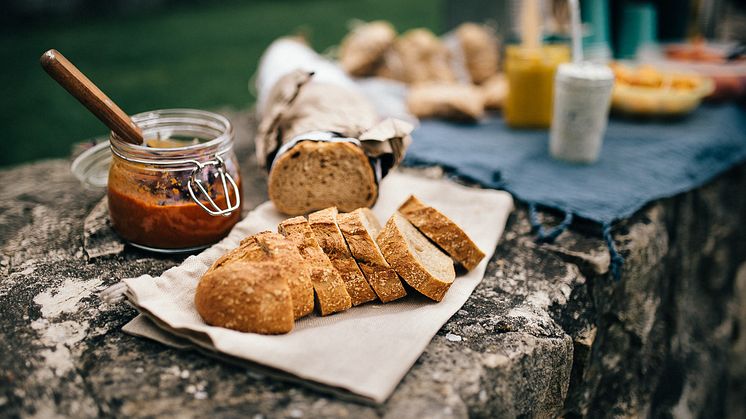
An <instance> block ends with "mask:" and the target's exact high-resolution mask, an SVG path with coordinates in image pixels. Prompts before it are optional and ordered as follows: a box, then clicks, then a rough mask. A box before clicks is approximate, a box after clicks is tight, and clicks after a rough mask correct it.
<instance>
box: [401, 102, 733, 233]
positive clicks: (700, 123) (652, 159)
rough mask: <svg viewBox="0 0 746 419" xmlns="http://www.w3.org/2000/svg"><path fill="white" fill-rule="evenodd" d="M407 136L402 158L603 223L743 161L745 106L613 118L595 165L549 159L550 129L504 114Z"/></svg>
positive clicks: (435, 124) (426, 127) (423, 128)
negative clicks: (514, 124) (522, 125)
mask: <svg viewBox="0 0 746 419" xmlns="http://www.w3.org/2000/svg"><path fill="white" fill-rule="evenodd" d="M412 138H413V140H414V141H413V143H412V146H411V147H410V149H409V150H408V152H407V156H406V159H405V161H404V164H405V165H410V166H420V165H440V166H443V167H444V168H445V169H446V170H447V171H448V172H450V173H452V174H454V175H457V176H460V177H463V178H466V179H468V180H471V181H474V182H477V183H479V184H481V185H483V186H485V187H489V188H496V189H504V190H507V191H508V192H510V193H512V194H513V195H514V196H516V197H517V198H518V199H520V200H522V201H524V202H527V203H529V204H535V205H541V206H545V207H549V208H554V209H558V210H561V211H565V212H566V213H570V214H573V215H575V216H580V217H582V218H586V219H589V220H592V221H596V222H599V223H601V224H603V225H608V224H609V223H612V222H614V221H616V220H619V219H623V218H627V217H629V216H631V215H632V214H633V213H635V212H636V211H637V210H639V209H640V208H642V207H643V206H644V205H645V204H646V203H648V202H650V201H653V200H656V199H659V198H664V197H669V196H673V195H676V194H678V193H681V192H685V191H688V190H690V189H693V188H696V187H697V186H699V185H702V184H703V183H705V182H707V181H708V180H710V179H712V178H713V177H715V176H716V175H718V174H720V173H722V172H724V171H725V170H727V169H729V168H731V167H733V166H734V165H736V164H738V163H739V162H742V161H744V160H746V110H745V109H744V108H743V107H740V106H738V105H705V106H702V107H700V108H699V109H697V110H696V111H695V112H694V113H693V114H692V115H689V116H688V117H686V118H684V119H680V120H669V121H630V120H617V119H614V118H612V119H611V121H609V126H608V129H607V131H606V136H605V139H604V145H603V150H602V152H601V157H600V159H599V161H598V162H597V163H595V164H593V165H574V164H569V163H564V162H561V161H557V160H554V159H552V158H551V157H550V156H549V151H548V141H549V134H548V132H547V131H544V130H541V131H539V130H513V129H510V128H508V127H506V125H505V123H504V122H503V120H502V119H501V118H492V119H488V120H486V121H484V122H481V123H479V124H473V125H464V124H462V125H460V124H454V123H448V122H443V121H437V120H427V121H423V122H422V124H421V125H420V126H419V127H418V128H417V129H416V130H415V131H414V132H413V133H412Z"/></svg>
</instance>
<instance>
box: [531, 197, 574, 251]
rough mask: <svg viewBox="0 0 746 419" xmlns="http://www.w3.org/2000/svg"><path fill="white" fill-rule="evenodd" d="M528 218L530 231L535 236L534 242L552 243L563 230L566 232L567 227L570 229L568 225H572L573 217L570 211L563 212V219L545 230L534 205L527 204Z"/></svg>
mask: <svg viewBox="0 0 746 419" xmlns="http://www.w3.org/2000/svg"><path fill="white" fill-rule="evenodd" d="M528 218H529V222H530V223H531V230H532V231H533V232H534V233H535V234H536V242H537V243H552V242H554V241H555V240H556V239H557V237H559V235H560V234H562V233H563V232H564V231H565V230H567V228H568V227H570V224H572V218H573V216H572V213H571V212H570V211H565V218H564V219H563V220H562V222H561V223H559V224H558V225H556V226H554V227H552V228H550V229H549V230H547V229H545V228H544V226H543V225H542V224H541V221H540V220H539V214H538V213H537V210H536V204H529V205H528Z"/></svg>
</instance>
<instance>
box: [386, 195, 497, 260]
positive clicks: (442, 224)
mask: <svg viewBox="0 0 746 419" xmlns="http://www.w3.org/2000/svg"><path fill="white" fill-rule="evenodd" d="M399 212H400V213H401V214H402V215H403V216H404V217H405V218H406V219H407V220H408V221H409V222H411V223H412V224H413V225H414V226H415V227H417V229H418V230H420V232H422V234H424V235H425V236H427V238H429V239H430V240H432V241H433V242H434V243H435V244H436V245H438V246H439V247H440V248H441V249H443V250H444V251H445V252H446V253H448V255H450V256H451V258H453V260H455V261H456V262H457V263H459V264H461V265H462V266H463V267H464V268H466V269H467V270H469V271H470V270H472V269H474V268H475V267H476V266H477V265H478V264H479V262H481V260H482V259H483V258H484V256H485V255H484V252H482V251H481V250H480V249H479V247H477V245H476V244H475V243H474V242H473V241H472V240H471V238H469V236H468V235H467V234H466V232H464V230H463V229H461V227H459V226H458V225H457V224H456V223H454V222H453V221H451V219H450V218H448V217H446V216H445V215H443V213H441V212H440V211H438V210H436V209H435V208H433V207H430V206H428V205H425V204H424V203H422V201H420V200H419V199H417V197H416V196H414V195H411V196H410V197H409V199H407V201H406V202H404V203H403V204H402V205H401V206H400V207H399Z"/></svg>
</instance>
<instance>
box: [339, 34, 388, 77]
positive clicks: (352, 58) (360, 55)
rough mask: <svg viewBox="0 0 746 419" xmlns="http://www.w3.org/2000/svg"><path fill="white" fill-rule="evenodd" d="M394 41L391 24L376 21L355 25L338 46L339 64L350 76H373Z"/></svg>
mask: <svg viewBox="0 0 746 419" xmlns="http://www.w3.org/2000/svg"><path fill="white" fill-rule="evenodd" d="M395 39H396V30H395V29H394V27H393V26H392V25H391V23H389V22H386V21H383V20H377V21H374V22H369V23H360V24H357V25H355V26H354V27H353V28H352V30H351V31H350V32H349V33H348V34H347V36H345V37H344V39H342V42H341V44H340V46H339V63H340V65H341V66H342V68H343V69H344V70H345V71H346V72H347V73H349V74H350V75H352V76H355V77H366V76H371V75H373V73H374V71H375V70H376V67H377V66H379V65H380V64H381V62H382V60H383V54H384V53H385V52H386V50H388V49H389V48H390V47H391V46H392V45H393V44H394V40H395Z"/></svg>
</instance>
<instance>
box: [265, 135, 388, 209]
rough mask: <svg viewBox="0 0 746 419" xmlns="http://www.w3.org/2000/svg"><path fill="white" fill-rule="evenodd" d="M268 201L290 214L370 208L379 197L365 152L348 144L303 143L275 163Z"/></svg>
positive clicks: (269, 182) (270, 176) (269, 181)
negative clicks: (333, 207)
mask: <svg viewBox="0 0 746 419" xmlns="http://www.w3.org/2000/svg"><path fill="white" fill-rule="evenodd" d="M268 189H269V198H270V199H271V200H272V202H273V203H274V204H275V207H277V209H278V210H279V211H280V212H282V213H285V214H288V215H302V214H307V213H309V212H311V211H316V210H320V209H324V208H327V207H332V206H336V207H337V208H339V210H340V211H352V210H354V209H355V208H360V207H369V206H371V205H373V204H374V203H375V202H376V199H377V198H378V184H377V183H376V178H375V174H374V173H373V168H372V167H371V166H370V163H369V162H368V157H367V156H366V155H365V153H364V152H363V150H362V149H361V148H360V147H358V146H356V145H354V144H352V143H346V142H335V143H331V142H319V141H302V142H300V143H298V144H296V145H295V146H294V147H293V148H291V149H290V150H288V152H286V153H284V154H283V155H281V156H280V157H279V158H277V160H276V161H275V163H274V165H273V166H272V169H271V170H270V173H269V180H268Z"/></svg>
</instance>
